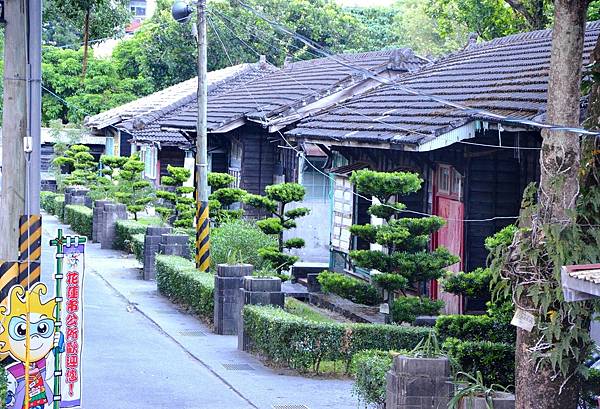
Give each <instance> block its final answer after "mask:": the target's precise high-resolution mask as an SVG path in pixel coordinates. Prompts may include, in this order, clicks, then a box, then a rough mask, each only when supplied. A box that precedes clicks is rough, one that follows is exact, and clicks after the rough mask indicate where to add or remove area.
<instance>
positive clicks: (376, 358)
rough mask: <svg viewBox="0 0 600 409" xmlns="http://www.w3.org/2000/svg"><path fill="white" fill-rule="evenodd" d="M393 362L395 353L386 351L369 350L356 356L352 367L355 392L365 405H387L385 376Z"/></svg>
mask: <svg viewBox="0 0 600 409" xmlns="http://www.w3.org/2000/svg"><path fill="white" fill-rule="evenodd" d="M393 361H394V356H393V353H392V352H386V351H379V350H367V351H362V352H358V353H357V354H356V355H354V357H353V358H352V365H351V369H352V374H353V375H354V378H355V382H354V386H353V390H354V393H355V394H356V395H358V397H359V398H360V399H362V401H363V402H364V403H366V404H372V405H379V406H381V405H383V404H384V403H385V395H386V388H387V381H386V377H385V374H386V373H387V371H389V370H390V368H391V367H392V363H393Z"/></svg>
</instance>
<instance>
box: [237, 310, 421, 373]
mask: <svg viewBox="0 0 600 409" xmlns="http://www.w3.org/2000/svg"><path fill="white" fill-rule="evenodd" d="M243 320H244V334H245V335H247V336H248V337H249V339H250V346H251V349H252V350H253V351H254V352H256V353H258V354H260V355H262V356H264V357H265V358H267V359H269V360H271V361H272V362H273V363H275V364H280V365H286V366H288V367H291V368H295V369H298V370H302V371H306V370H310V369H312V370H313V371H315V372H319V367H320V364H321V362H322V361H340V360H341V361H343V362H344V363H345V364H346V370H347V371H348V369H349V366H350V362H351V360H352V357H353V356H354V355H355V354H356V353H357V352H360V351H364V350H368V349H381V350H401V349H413V348H414V347H415V346H416V345H417V344H418V343H419V341H421V340H422V339H423V338H424V337H426V336H427V335H428V334H429V332H430V331H431V329H429V328H424V327H404V326H397V325H383V324H343V323H324V322H315V321H309V320H305V319H302V318H300V317H297V316H294V315H292V314H290V313H288V312H286V311H284V310H282V309H280V308H275V307H265V306H254V305H250V306H245V307H244V311H243Z"/></svg>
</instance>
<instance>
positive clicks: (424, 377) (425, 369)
mask: <svg viewBox="0 0 600 409" xmlns="http://www.w3.org/2000/svg"><path fill="white" fill-rule="evenodd" d="M386 378H387V393H386V408H387V409H399V408H403V407H405V406H404V404H405V402H407V401H411V402H421V403H426V402H429V403H428V404H431V402H433V404H434V407H436V408H445V407H447V406H448V402H449V400H450V397H451V395H452V384H451V382H450V360H449V359H448V357H447V356H446V353H445V352H444V351H443V349H442V348H441V347H440V344H439V342H438V340H437V337H436V335H435V332H434V331H430V332H429V335H428V336H427V337H425V338H423V339H422V340H421V341H420V342H419V343H418V344H417V346H416V347H415V348H414V349H413V350H411V351H408V352H406V353H403V354H401V355H398V356H396V357H395V358H394V363H393V366H392V369H391V370H390V371H389V372H388V373H387V377H386ZM407 385H410V387H407Z"/></svg>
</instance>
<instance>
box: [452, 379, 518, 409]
mask: <svg viewBox="0 0 600 409" xmlns="http://www.w3.org/2000/svg"><path fill="white" fill-rule="evenodd" d="M456 377H457V378H462V379H460V380H459V381H457V382H456V383H455V384H456V385H457V386H458V388H457V391H456V393H455V394H454V397H452V399H451V400H450V402H449V404H448V408H449V409H514V407H515V396H514V395H513V394H511V393H508V391H507V388H505V387H503V386H501V385H496V384H492V385H490V386H487V385H486V384H485V383H484V382H483V375H481V372H480V371H477V373H476V374H475V376H473V375H470V374H468V373H465V372H458V373H457V374H456Z"/></svg>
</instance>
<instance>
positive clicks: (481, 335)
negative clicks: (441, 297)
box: [435, 315, 517, 344]
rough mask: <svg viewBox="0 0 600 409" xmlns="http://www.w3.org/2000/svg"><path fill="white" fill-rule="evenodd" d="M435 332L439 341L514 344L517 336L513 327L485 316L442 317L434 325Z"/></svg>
mask: <svg viewBox="0 0 600 409" xmlns="http://www.w3.org/2000/svg"><path fill="white" fill-rule="evenodd" d="M435 330H436V332H437V334H438V337H439V338H440V339H441V340H445V339H446V338H458V339H462V340H466V341H491V342H503V343H506V344H514V343H515V341H516V336H517V331H516V329H515V327H514V326H512V325H510V324H509V323H503V322H499V321H498V320H496V319H494V318H492V317H489V316H487V315H442V316H441V317H438V319H437V321H436V323H435Z"/></svg>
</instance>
